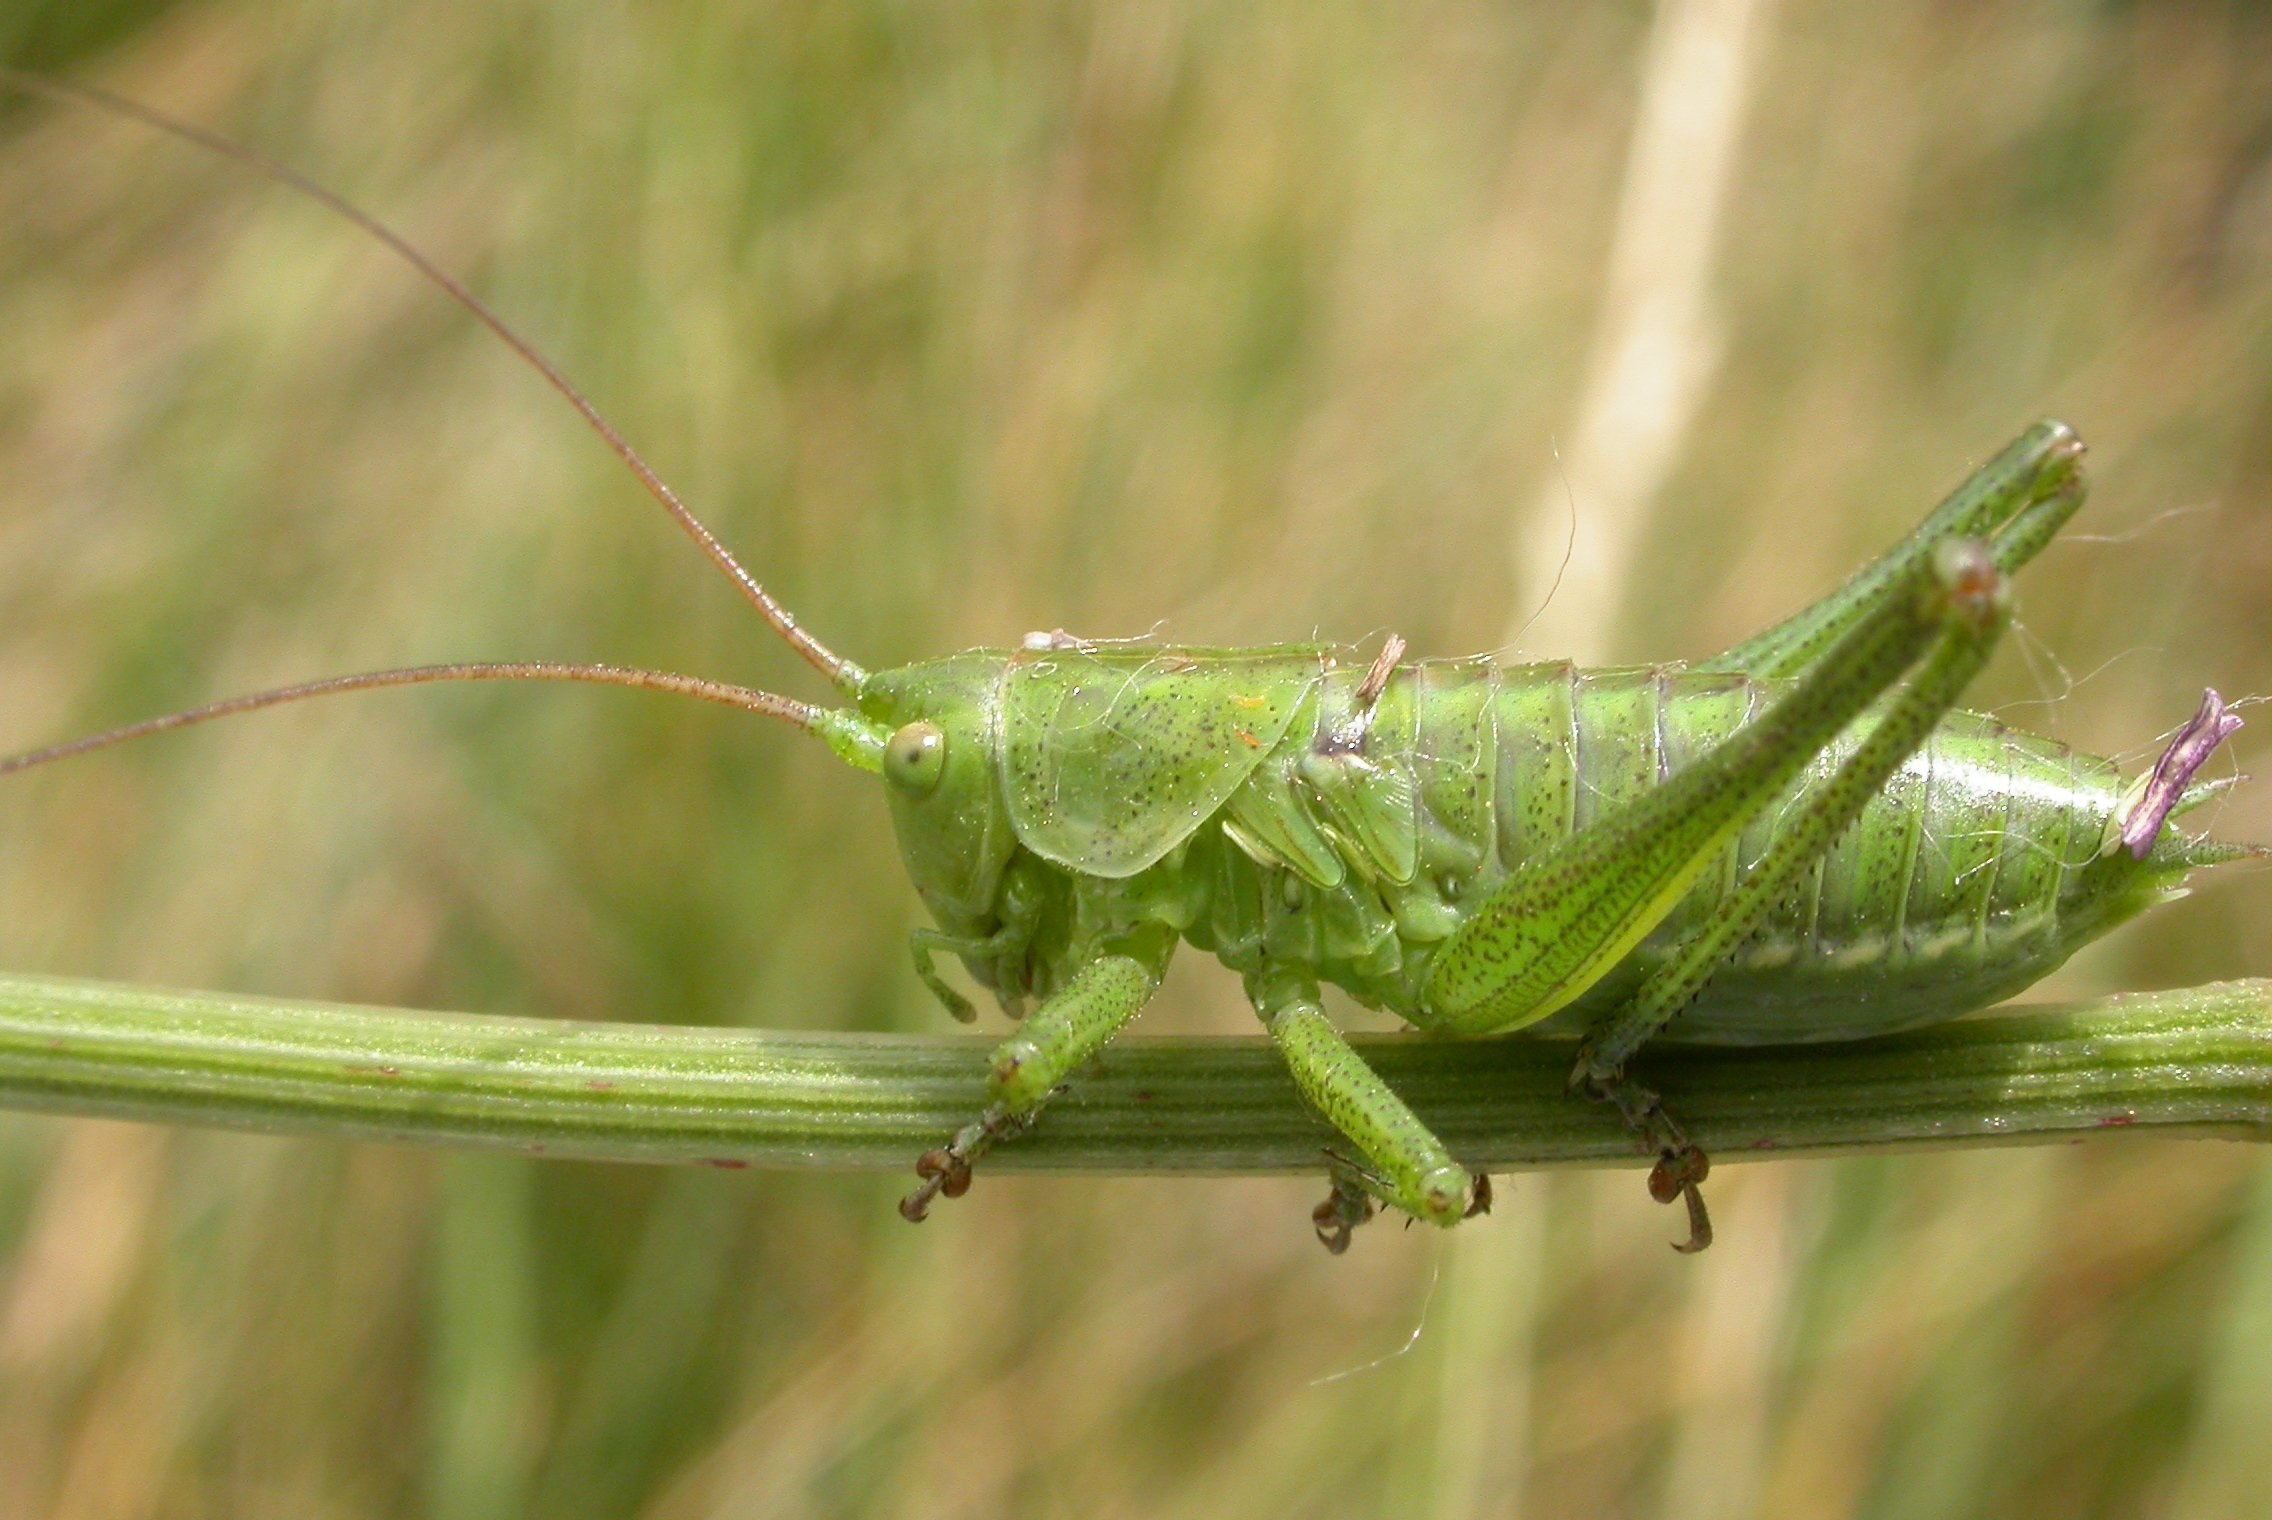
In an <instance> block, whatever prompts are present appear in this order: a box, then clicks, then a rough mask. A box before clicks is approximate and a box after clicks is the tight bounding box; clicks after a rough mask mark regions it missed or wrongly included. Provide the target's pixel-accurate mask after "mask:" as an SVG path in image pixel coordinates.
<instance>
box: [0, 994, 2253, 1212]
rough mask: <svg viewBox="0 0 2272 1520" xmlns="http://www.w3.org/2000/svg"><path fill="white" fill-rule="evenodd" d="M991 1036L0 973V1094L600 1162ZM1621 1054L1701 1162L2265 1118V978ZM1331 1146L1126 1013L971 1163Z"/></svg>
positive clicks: (645, 1155)
mask: <svg viewBox="0 0 2272 1520" xmlns="http://www.w3.org/2000/svg"><path fill="white" fill-rule="evenodd" d="M990 1043H991V1042H990V1041H989V1040H988V1039H986V1038H984V1037H977V1036H912V1035H857V1034H852V1035H847V1034H780V1033H770V1032H766V1031H762V1030H747V1029H714V1028H694V1027H682V1026H676V1025H660V1024H591V1023H568V1022H562V1021H547V1020H540V1019H521V1018H500V1017H493V1016H487V1015H473V1014H448V1013H420V1012H410V1011H405V1010H400V1009H389V1008H358V1007H345V1006H339V1005H335V1004H325V1003H306V1002H282V1001H275V1000H266V999H257V998H248V997H235V996H230V995H227V994H222V993H212V992H170V991H161V990H158V989H154V988H148V987H131V986H118V985H111V984H105V983H95V982H76V981H60V980H52V979H46V978H38V977H27V976H0V1105H4V1106H8V1107H14V1108H21V1109H36V1110H44V1111H47V1112H52V1113H68V1114H97V1115H109V1116H112V1117H116V1118H125V1119H139V1120H146V1121H150V1122H154V1123H163V1124H195V1125H210V1126H220V1127H226V1128H232V1129H245V1130H258V1131H264V1132H269V1133H277V1134H287V1133H289V1134H308V1135H325V1136H331V1137H334V1138H338V1139H360V1140H386V1141H404V1142H423V1143H431V1144H439V1145H452V1146H469V1147H483V1148H489V1149H504V1150H516V1151H523V1152H530V1153H535V1154H543V1155H552V1156H564V1157H586V1158H593V1159H603V1160H613V1161H656V1162H696V1163H708V1164H712V1165H725V1166H740V1165H748V1166H764V1167H807V1168H835V1169H859V1170H869V1169H887V1170H898V1169H900V1168H903V1167H906V1166H907V1165H908V1164H909V1163H910V1161H911V1160H912V1158H913V1157H914V1156H915V1154H916V1153H917V1152H919V1151H921V1150H923V1149H924V1148H926V1147H928V1146H931V1145H935V1144H938V1143H939V1141H940V1140H941V1139H942V1138H943V1137H944V1135H945V1134H946V1133H947V1132H948V1131H950V1130H951V1129H953V1128H954V1127H955V1126H957V1125H958V1124H961V1123H963V1122H965V1121H967V1120H968V1119H969V1118H970V1117H971V1116H972V1115H974V1114H975V1113H977V1111H978V1109H979V1107H980V1106H981V1094H982V1085H983V1080H984V1068H985V1053H986V1051H987V1050H988V1049H989V1048H990ZM1356 1043H1357V1045H1358V1047H1359V1049H1360V1050H1362V1051H1363V1053H1364V1055H1365V1057H1366V1059H1367V1060H1369V1061H1370V1062H1371V1063H1372V1064H1373V1065H1374V1066H1375V1067H1376V1068H1377V1069H1378V1070H1379V1071H1380V1072H1381V1073H1382V1075H1384V1076H1385V1077H1386V1078H1387V1079H1388V1080H1389V1081H1390V1082H1391V1083H1392V1084H1393V1085H1394V1086H1395V1087H1396V1088H1397V1090H1398V1091H1399V1092H1401V1093H1403V1094H1405V1095H1406V1097H1407V1098H1408V1099H1409V1100H1410V1102H1411V1103H1412V1105H1413V1107H1414V1108H1416V1109H1417V1110H1418V1111H1419V1113H1420V1115H1421V1116H1422V1117H1423V1118H1424V1119H1426V1120H1427V1121H1428V1122H1429V1123H1430V1124H1431V1125H1433V1126H1434V1127H1435V1129H1436V1130H1437V1132H1438V1133H1440V1134H1441V1135H1442V1136H1443V1137H1444V1138H1445V1139H1446V1140H1447V1141H1448V1142H1449V1143H1450V1144H1451V1147H1452V1149H1453V1150H1454V1151H1455V1152H1456V1153H1457V1154H1458V1155H1459V1156H1460V1158H1461V1159H1462V1160H1464V1161H1466V1162H1467V1163H1468V1164H1469V1165H1471V1166H1479V1167H1487V1168H1489V1169H1492V1170H1518V1169H1526V1168H1532V1167H1544V1166H1595V1165H1617V1164H1632V1163H1638V1162H1640V1161H1641V1160H1643V1159H1644V1158H1642V1157H1640V1156H1638V1155H1636V1154H1635V1152H1634V1150H1633V1147H1632V1143H1631V1142H1630V1141H1629V1139H1628V1138H1627V1136H1626V1134H1625V1132H1624V1130H1623V1129H1622V1128H1621V1127H1620V1126H1619V1124H1618V1123H1617V1121H1616V1120H1615V1118H1614V1117H1613V1116H1612V1115H1611V1114H1610V1113H1609V1112H1608V1111H1607V1110H1606V1109H1604V1108H1602V1107H1600V1106H1598V1105H1595V1104H1590V1103H1586V1102H1583V1101H1580V1100H1578V1099H1575V1098H1570V1097H1566V1096H1565V1095H1564V1093H1563V1080H1564V1078H1565V1076H1566V1075H1567V1073H1568V1071H1569V1068H1570V1064H1571V1059H1572V1048H1571V1047H1570V1046H1569V1045H1566V1044H1563V1043H1560V1042H1555V1041H1546V1040H1538V1039H1529V1038H1513V1039H1484V1040H1446V1039H1431V1038H1424V1037H1420V1036H1414V1035H1374V1036H1360V1037H1358V1039H1357V1041H1356ZM1635 1075H1636V1076H1637V1077H1639V1078H1640V1079H1641V1080H1643V1081H1645V1082H1647V1083H1650V1084H1651V1085H1654V1086H1656V1087H1659V1088H1660V1089H1661V1090H1662V1091H1663V1092H1664V1093H1665V1095H1666V1097H1667V1100H1668V1101H1669V1102H1670V1103H1672V1104H1673V1105H1675V1107H1676V1111H1677V1112H1678V1113H1679V1114H1681V1116H1682V1117H1683V1119H1684V1120H1685V1122H1686V1123H1687V1124H1688V1126H1689V1129H1690V1132H1691V1133H1692V1134H1693V1135H1694V1136H1695V1137H1696V1139H1697V1140H1698V1141H1699V1142H1700V1143H1701V1144H1703V1145H1704V1146H1705V1148H1706V1149H1707V1150H1709V1151H1711V1152H1712V1153H1713V1156H1714V1159H1715V1160H1716V1161H1719V1162H1730V1161H1736V1160H1741V1159H1744V1158H1746V1157H1767V1156H1792V1155H1822V1154H1827V1153H1836V1152H1850V1151H1860V1150H1922V1149H1931V1148H1941V1147H1948V1146H1963V1145H1987V1144H2010V1143H2029V1142H2033V1143H2043V1142H2049V1141H2054V1140H2066V1139H2073V1138H2077V1137H2080V1136H2084V1135H2091V1134H2098V1133H2102V1132H2106V1131H2110V1130H2127V1131H2133V1132H2139V1133H2149V1132H2150V1133H2154V1134H2160V1135H2166V1136H2195V1137H2216V1138H2223V1139H2233V1140H2256V1141H2264V1140H2272V981H2262V980H2253V981H2234V982H2219V983H2211V984H2208V985H2206V986H2201V987H2191V988H2184V989H2181V990H2178V991H2173V992H2157V993H2135V994H2126V995H2120V996H2115V997H2109V998H2103V999H2099V1000H2097V1001H2093V1002H2086V1003H2071V1004H2041V1005H2035V1006H2031V1007H2025V1008H2021V1009H2018V1010H2013V1011H2008V1012H2000V1013H1994V1014H1989V1015H1984V1016H1979V1017H1974V1018H1969V1019H1963V1020H1958V1021H1955V1022H1951V1023H1948V1024H1943V1025H1940V1026H1937V1027H1934V1028H1931V1029H1926V1030H1921V1031H1918V1032H1916V1033H1913V1034H1907V1035H1898V1036H1894V1037H1891V1038H1887V1039H1882V1040H1875V1041H1869V1042H1863V1043H1855V1044H1844V1045H1817V1046H1811V1047H1782V1048H1776V1049H1761V1050H1747V1051H1730V1050H1702V1049H1693V1048H1692V1049H1681V1048H1677V1047H1660V1048H1656V1049H1652V1050H1650V1051H1649V1052H1648V1053H1646V1054H1645V1055H1644V1056H1643V1058H1642V1060H1641V1062H1640V1063H1639V1064H1638V1065H1637V1067H1636V1069H1635ZM1330 1143H1332V1136H1331V1135H1330V1133H1329V1132H1328V1131H1327V1130H1326V1129H1325V1128H1324V1127H1323V1126H1322V1125H1321V1124H1320V1123H1319V1122H1318V1121H1317V1120H1315V1119H1314V1118H1313V1117H1311V1116H1310V1115H1309V1113H1308V1112H1307V1111H1305V1110H1304V1108H1303V1107H1302V1104H1301V1102H1300V1100H1299V1098H1298V1097H1297V1096H1296V1094H1295V1091H1294V1087H1293V1084H1292V1082H1291V1081H1290V1080H1289V1079H1288V1077H1287V1075H1286V1072H1285V1069H1284V1067H1283V1065H1282V1064H1281V1063H1280V1061H1279V1059H1278V1057H1277V1055H1276V1053H1275V1052H1274V1051H1273V1050H1272V1049H1271V1048H1270V1046H1269V1044H1268V1042H1267V1041H1265V1040H1263V1039H1261V1038H1259V1037H1257V1038H1252V1039H1247V1038H1201V1039H1147V1038H1142V1037H1136V1038H1128V1039H1123V1040H1121V1041H1119V1042H1118V1043H1116V1044H1115V1045H1114V1046H1113V1047H1112V1048H1111V1049H1110V1050H1109V1051H1108V1052H1107V1053H1106V1055H1105V1057H1104V1059H1103V1060H1102V1061H1101V1062H1099V1063H1097V1064H1096V1065H1095V1066H1094V1067H1093V1068H1091V1069H1089V1070H1085V1071H1083V1072H1081V1073H1080V1074H1079V1075H1078V1076H1077V1078H1076V1080H1075V1081H1074V1083H1073V1086H1072V1088H1071V1090H1070V1091H1068V1092H1066V1093H1064V1094H1063V1095H1061V1096H1060V1097H1059V1098H1058V1100H1057V1101H1056V1102H1054V1103H1052V1104H1051V1106H1050V1108H1049V1110H1048V1112H1047V1115H1046V1117H1045V1118H1044V1120H1043V1121H1042V1123H1041V1124H1040V1126H1039V1127H1038V1128H1037V1129H1036V1130H1035V1131H1034V1132H1033V1133H1031V1134H1030V1135H1028V1136H1025V1137H1023V1138H1021V1139H1019V1140H1017V1141H1015V1142H1013V1143H1010V1144H1006V1145H1004V1146H1003V1147H1002V1148H1001V1149H1000V1150H999V1151H998V1152H996V1153H995V1154H994V1155H993V1156H990V1157H989V1158H988V1162H987V1165H988V1167H989V1169H994V1170H1002V1171H1011V1170H1020V1171H1094V1172H1182V1173H1235V1172H1284V1171H1309V1170H1314V1169H1315V1168H1316V1167H1317V1166H1318V1164H1319V1161H1318V1157H1319V1151H1320V1149H1321V1148H1322V1147H1324V1146H1326V1145H1328V1144H1330Z"/></svg>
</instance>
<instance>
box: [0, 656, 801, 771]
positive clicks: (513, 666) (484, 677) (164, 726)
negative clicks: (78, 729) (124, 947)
mask: <svg viewBox="0 0 2272 1520" xmlns="http://www.w3.org/2000/svg"><path fill="white" fill-rule="evenodd" d="M437 681H581V682H584V683H586V684H587V685H593V686H633V687H637V688H638V689H640V690H641V691H667V692H671V693H674V694H675V695H678V696H682V697H699V698H700V699H702V700H703V701H705V702H719V703H723V704H724V705H725V706H727V707H738V708H740V709H742V711H744V712H753V713H762V714H763V715H764V716H766V717H768V718H779V719H780V720H781V721H782V722H784V723H790V724H794V725H795V726H796V727H798V728H801V729H804V730H805V731H806V732H808V733H810V732H811V731H812V729H813V727H814V725H815V724H816V723H817V722H818V721H819V719H820V709H819V708H817V707H812V706H809V705H808V704H806V703H803V702H796V701H792V700H790V699H789V698H787V697H777V696H775V695H774V694H773V693H771V692H769V691H758V690H756V689H755V688H753V687H748V686H735V685H731V684H729V683H728V682H725V681H706V680H704V679H702V678H701V677H700V676H681V675H673V674H671V673H670V672H669V671H663V670H634V669H630V668H627V667H625V666H621V665H563V664H558V663H556V662H554V661H551V660H522V661H514V662H510V663H503V662H500V663H485V664H459V665H413V666H410V667H407V668H405V669H402V670H366V671H361V672H358V673H357V674H355V675H351V676H331V677H328V678H326V679H324V680H321V681H303V682H301V683H300V684H298V685H297V686H279V687H276V688H275V689H274V690H271V691H256V692H250V693H247V694H246V695H244V696H241V697H230V698H227V699H226V700H224V701H220V702H212V703H208V704H207V705H206V706H204V707H193V708H190V709H189V710H188V711H186V712H177V713H168V714H166V715H165V716H164V717H162V718H144V719H143V720H142V721H141V722H139V723H129V724H127V725H126V726H125V727H124V728H113V729H107V730H105V731H104V732H102V733H99V734H89V735H87V736H86V737H85V738H83V739H73V740H71V741H70V742H69V743H67V744H51V745H49V746H48V747H47V748H45V749H35V750H27V751H25V752H24V753H23V754H20V755H10V756H7V757H6V758H5V759H0V776H7V775H12V774H13V773H15V772H17V771H28V770H30V769H31V768H32V767H33V766H35V765H45V764H47V763H48V762H49V761H51V760H67V759H69V758H70V757H71V756H73V755H84V754H89V753H91V752H93V751H95V750H98V749H109V748H110V747H111V746H112V745H114V744H124V743H126V741H128V740H129V739H142V738H147V737H148V736H149V735H151V734H162V733H167V732H170V731H171V730H173V729H177V728H192V727H195V726H196V725H197V724H200V723H210V722H212V721H213V720H214V719H215V718H233V717H235V716H236V715H237V714H239V713H248V712H258V711H259V710H260V709H262V708H264V707H281V706H283V705H284V704H285V703H287V702H297V701H299V700H301V699H302V698H304V697H327V696H330V695H332V694H333V693H335V692H345V691H376V690H379V689H381V688H384V687H388V686H426V685H430V684H432V683H434V682H437Z"/></svg>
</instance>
